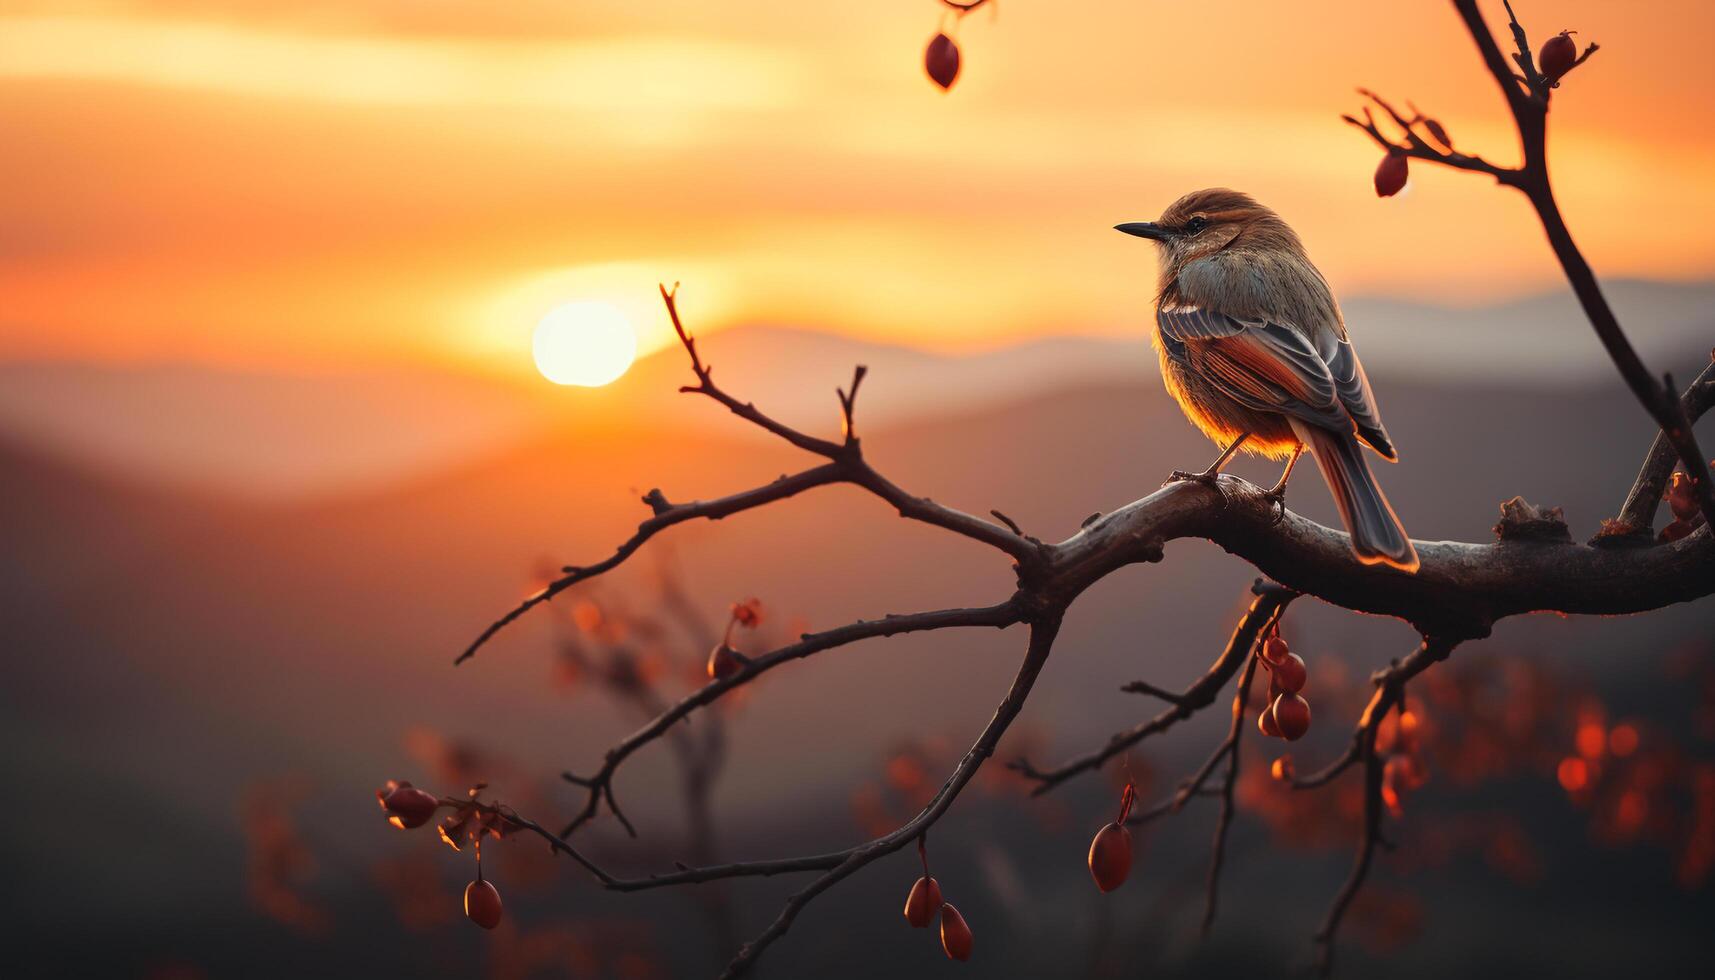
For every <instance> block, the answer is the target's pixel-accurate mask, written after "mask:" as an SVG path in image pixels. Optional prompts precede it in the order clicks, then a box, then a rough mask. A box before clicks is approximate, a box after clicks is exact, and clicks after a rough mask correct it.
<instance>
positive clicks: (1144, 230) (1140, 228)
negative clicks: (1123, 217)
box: [1114, 221, 1167, 242]
mask: <svg viewBox="0 0 1715 980" xmlns="http://www.w3.org/2000/svg"><path fill="white" fill-rule="evenodd" d="M1114 231H1123V232H1125V233H1126V234H1128V235H1136V236H1137V237H1139V238H1152V239H1154V240H1156V241H1158V242H1164V241H1166V240H1167V229H1166V228H1163V227H1161V226H1160V225H1158V224H1156V223H1155V222H1153V221H1127V222H1126V223H1125V224H1123V225H1114Z"/></svg>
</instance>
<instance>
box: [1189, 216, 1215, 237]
mask: <svg viewBox="0 0 1715 980" xmlns="http://www.w3.org/2000/svg"><path fill="white" fill-rule="evenodd" d="M1207 227H1209V219H1207V218H1204V217H1196V218H1192V219H1191V220H1190V221H1187V222H1185V234H1187V235H1195V234H1197V233H1198V232H1200V231H1202V230H1203V229H1204V228H1207Z"/></svg>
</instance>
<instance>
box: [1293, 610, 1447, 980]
mask: <svg viewBox="0 0 1715 980" xmlns="http://www.w3.org/2000/svg"><path fill="white" fill-rule="evenodd" d="M1458 645H1459V643H1458V641H1457V640H1453V639H1445V638H1441V637H1431V636H1425V637H1424V639H1423V643H1422V644H1421V645H1420V646H1419V647H1418V648H1417V649H1416V650H1414V651H1413V652H1412V653H1411V654H1410V655H1409V656H1407V657H1406V658H1405V659H1403V660H1396V661H1394V663H1393V664H1391V665H1390V666H1389V667H1387V668H1386V669H1385V670H1380V671H1377V672H1376V673H1375V675H1374V676H1373V677H1371V678H1370V679H1371V681H1372V682H1373V683H1374V684H1375V686H1376V692H1375V694H1374V695H1373V696H1372V697H1371V698H1370V703H1369V704H1368V705H1367V706H1366V707H1365V708H1364V713H1363V715H1361V716H1360V717H1359V718H1358V725H1357V728H1356V729H1355V730H1354V732H1353V733H1352V746H1351V748H1350V749H1348V750H1347V751H1346V753H1345V754H1344V755H1342V756H1341V757H1340V758H1339V759H1337V760H1335V762H1334V763H1333V764H1332V765H1330V766H1328V767H1327V768H1325V769H1323V770H1322V771H1321V772H1319V773H1316V774H1315V775H1312V776H1307V777H1305V778H1303V779H1296V780H1293V783H1292V785H1293V788H1294V789H1310V788H1314V787H1317V786H1322V785H1325V784H1326V783H1328V782H1331V781H1332V780H1333V779H1334V777H1336V776H1338V775H1339V774H1340V773H1342V772H1344V771H1345V770H1346V769H1347V768H1349V767H1350V766H1351V765H1352V764H1353V763H1355V762H1359V761H1361V762H1363V764H1364V821H1363V835H1362V837H1361V838H1360V840H1359V842H1358V854H1357V857H1356V859H1355V860H1354V861H1353V863H1352V871H1351V874H1350V875H1348V876H1347V878H1346V882H1345V884H1344V885H1342V886H1341V888H1340V891H1339V893H1338V894H1336V895H1335V896H1334V904H1333V905H1332V906H1331V907H1330V908H1329V909H1328V915H1327V917H1326V918H1324V919H1323V920H1322V927H1321V928H1320V929H1318V930H1317V931H1316V937H1315V938H1316V948H1317V966H1318V969H1319V970H1320V971H1321V972H1322V974H1323V975H1324V976H1326V975H1327V974H1328V971H1329V970H1330V969H1332V968H1333V962H1334V960H1333V956H1334V934H1335V932H1336V931H1337V930H1338V929H1339V928H1340V920H1341V919H1342V918H1343V917H1344V916H1345V914H1346V909H1347V908H1348V907H1350V906H1351V904H1352V900H1353V899H1354V898H1356V897H1357V895H1358V890H1359V889H1360V888H1362V887H1363V884H1364V879H1365V878H1366V877H1367V876H1368V875H1369V871H1370V862H1371V860H1372V859H1373V857H1374V855H1375V849H1376V845H1377V844H1378V843H1380V842H1381V814H1382V801H1381V788H1382V760H1381V759H1380V758H1379V757H1378V756H1377V754H1376V732H1377V729H1378V728H1379V726H1380V725H1381V722H1382V719H1384V718H1386V717H1387V715H1388V712H1390V711H1394V710H1397V709H1398V708H1399V707H1400V706H1401V705H1403V704H1404V703H1405V684H1406V682H1407V681H1409V680H1411V679H1412V678H1413V677H1416V676H1417V675H1418V674H1421V673H1423V672H1424V671H1426V670H1428V669H1429V668H1430V667H1432V666H1434V665H1435V664H1438V663H1440V662H1441V661H1443V660H1446V659H1447V658H1448V657H1450V656H1452V654H1453V650H1454V648H1455V647H1457V646H1458Z"/></svg>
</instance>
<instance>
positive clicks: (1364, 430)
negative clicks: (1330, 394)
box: [1322, 338, 1399, 460]
mask: <svg viewBox="0 0 1715 980" xmlns="http://www.w3.org/2000/svg"><path fill="white" fill-rule="evenodd" d="M1322 355H1323V356H1322V359H1323V361H1325V362H1326V363H1327V365H1328V371H1329V373H1331V374H1332V375H1333V377H1334V387H1335V389H1336V390H1337V391H1338V392H1339V393H1340V404H1342V405H1344V406H1346V411H1347V412H1349V413H1351V416H1352V421H1353V422H1354V423H1355V424H1356V425H1357V427H1358V435H1360V436H1363V438H1364V441H1365V442H1367V443H1369V444H1370V446H1371V447H1373V448H1374V449H1375V451H1376V452H1378V453H1381V454H1382V455H1383V456H1385V457H1386V458H1388V459H1395V460H1397V459H1399V453H1398V451H1396V450H1395V449H1394V448H1393V441H1392V440H1390V439H1389V438H1388V437H1387V430H1386V429H1384V428H1382V415H1381V410H1380V409H1378V408H1377V407H1376V396H1375V393H1374V392H1372V391H1370V379H1369V377H1368V376H1366V375H1365V374H1364V365H1363V363H1362V362H1360V361H1359V360H1358V352H1357V351H1355V350H1353V349H1352V342H1351V341H1349V340H1343V339H1339V338H1330V340H1329V349H1328V350H1325V351H1323V352H1322Z"/></svg>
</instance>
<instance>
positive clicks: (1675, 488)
mask: <svg viewBox="0 0 1715 980" xmlns="http://www.w3.org/2000/svg"><path fill="white" fill-rule="evenodd" d="M1667 506H1668V508H1669V509H1670V510H1672V511H1673V516H1675V517H1677V518H1679V519H1680V520H1682V521H1689V520H1691V515H1693V514H1695V513H1697V497H1696V496H1695V495H1693V494H1692V492H1691V476H1690V475H1689V474H1686V473H1679V472H1675V473H1674V474H1673V477H1672V478H1671V479H1670V480H1669V481H1668V484H1667Z"/></svg>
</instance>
